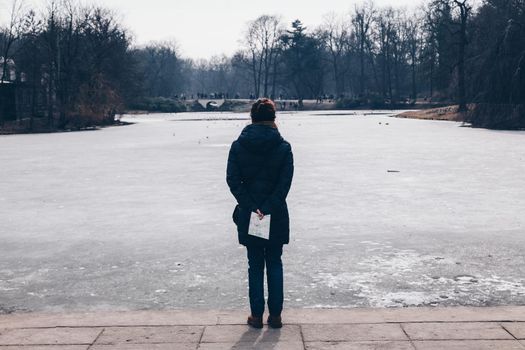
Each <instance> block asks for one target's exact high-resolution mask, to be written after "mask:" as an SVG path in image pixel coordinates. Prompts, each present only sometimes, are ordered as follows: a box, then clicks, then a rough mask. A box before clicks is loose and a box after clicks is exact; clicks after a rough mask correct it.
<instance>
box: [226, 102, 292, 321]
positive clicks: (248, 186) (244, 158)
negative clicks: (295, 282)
mask: <svg viewBox="0 0 525 350" xmlns="http://www.w3.org/2000/svg"><path fill="white" fill-rule="evenodd" d="M250 115H251V119H252V123H251V124H250V125H248V126H246V127H245V128H244V129H243V131H242V132H241V135H240V136H239V138H238V139H237V140H236V141H234V142H233V144H232V146H231V148H230V154H229V157H228V166H227V175H226V181H227V183H228V186H229V187H230V191H231V192H232V194H233V195H234V197H235V199H237V203H238V205H237V206H236V207H235V210H234V213H233V221H234V222H235V224H236V225H237V233H238V239H239V243H240V244H242V245H244V246H246V248H247V253H248V281H249V282H248V284H249V296H250V309H251V315H250V316H249V317H248V324H249V325H250V326H252V327H255V328H262V327H263V314H264V304H265V301H264V266H265V264H266V275H267V284H268V309H269V316H268V319H267V322H268V325H269V326H270V327H272V328H281V327H282V321H281V311H282V309H283V298H284V292H283V265H282V261H281V255H282V252H283V245H284V244H288V242H289V236H290V219H289V216H288V207H287V204H286V196H287V195H288V191H289V190H290V186H291V184H292V177H293V170H294V165H293V154H292V148H291V146H290V144H289V143H288V142H286V141H285V140H284V139H283V138H282V136H281V134H280V133H279V130H278V129H277V125H276V124H275V104H274V102H273V101H272V100H270V99H267V98H265V99H260V100H258V101H257V102H255V103H254V104H253V106H252V109H251V114H250ZM252 213H257V214H258V218H259V219H263V218H264V216H265V215H270V220H271V221H270V238H269V240H266V239H264V238H259V237H255V236H252V235H249V234H248V227H249V223H250V216H251V215H252Z"/></svg>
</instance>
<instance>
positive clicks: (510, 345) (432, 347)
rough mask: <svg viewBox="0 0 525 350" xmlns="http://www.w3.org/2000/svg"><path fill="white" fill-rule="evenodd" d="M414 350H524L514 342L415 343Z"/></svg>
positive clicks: (456, 341)
mask: <svg viewBox="0 0 525 350" xmlns="http://www.w3.org/2000/svg"><path fill="white" fill-rule="evenodd" d="M414 345H415V347H416V350H524V349H525V347H523V346H522V345H520V343H519V342H518V341H516V340H438V341H415V342H414Z"/></svg>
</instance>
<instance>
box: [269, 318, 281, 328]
mask: <svg viewBox="0 0 525 350" xmlns="http://www.w3.org/2000/svg"><path fill="white" fill-rule="evenodd" d="M268 326H270V327H272V328H282V326H283V322H282V320H281V316H272V315H270V316H268Z"/></svg>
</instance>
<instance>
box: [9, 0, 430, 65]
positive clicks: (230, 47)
mask: <svg viewBox="0 0 525 350" xmlns="http://www.w3.org/2000/svg"><path fill="white" fill-rule="evenodd" d="M9 1H10V0H0V6H1V7H3V8H2V10H3V12H4V13H3V19H5V7H6V6H7V4H8V3H9ZM39 1H40V2H43V1H45V0H26V2H33V3H36V2H39ZM87 2H88V1H83V3H87ZM94 2H96V3H98V4H101V5H103V6H105V7H108V8H111V9H114V10H116V11H117V12H118V13H120V14H121V19H122V21H123V23H124V24H125V26H126V27H127V28H129V29H130V30H131V32H132V33H133V35H134V37H135V42H136V43H138V44H143V43H146V42H148V41H163V40H174V41H175V42H177V44H178V47H179V49H180V52H181V53H182V55H183V56H185V57H191V58H209V57H211V56H213V55H220V54H227V55H229V54H232V53H233V52H234V51H235V50H236V49H237V48H238V47H239V39H240V38H241V37H242V33H243V29H244V27H245V25H246V22H248V21H250V20H253V19H255V18H256V17H258V16H259V15H262V14H278V15H281V16H282V18H283V20H284V21H286V22H287V23H288V22H291V21H292V20H294V19H300V20H301V21H302V22H303V23H304V24H305V25H306V26H307V27H315V26H317V25H319V24H320V23H321V22H322V21H323V16H324V15H325V14H327V13H329V12H336V13H346V12H348V11H350V9H352V8H353V7H354V6H355V4H356V3H359V2H360V1H356V0H315V1H311V0H306V1H305V0H264V1H249V0H148V1H143V0H142V1H136V0H94ZM375 3H376V4H377V5H381V6H384V5H391V6H395V7H404V8H409V9H410V8H413V7H414V6H417V5H419V4H421V3H422V0H376V1H375ZM2 5H3V6H2ZM1 7H0V8H1Z"/></svg>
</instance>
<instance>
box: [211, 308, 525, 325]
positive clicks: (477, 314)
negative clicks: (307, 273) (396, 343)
mask: <svg viewBox="0 0 525 350" xmlns="http://www.w3.org/2000/svg"><path fill="white" fill-rule="evenodd" d="M247 315H248V311H242V310H224V311H218V312H217V322H218V324H244V322H245V321H246V316H247ZM283 320H284V321H285V322H287V323H291V324H299V323H301V324H347V323H385V322H486V321H510V320H512V321H525V307H523V306H509V307H483V308H482V307H439V308H435V307H434V308H432V307H418V308H390V309H384V308H351V309H323V308H318V309H285V310H284V312H283Z"/></svg>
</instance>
